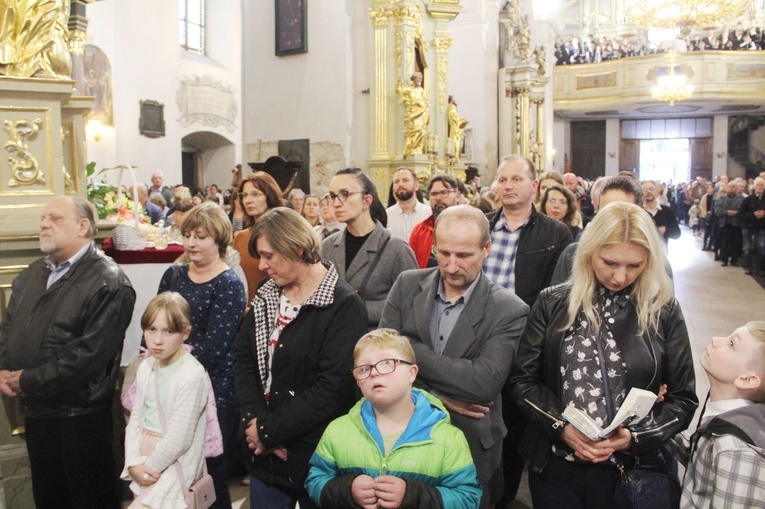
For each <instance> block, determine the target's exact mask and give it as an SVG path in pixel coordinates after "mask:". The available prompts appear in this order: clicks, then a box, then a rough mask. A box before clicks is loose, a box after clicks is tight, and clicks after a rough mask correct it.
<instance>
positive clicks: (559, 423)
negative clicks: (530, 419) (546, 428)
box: [523, 398, 566, 429]
mask: <svg viewBox="0 0 765 509" xmlns="http://www.w3.org/2000/svg"><path fill="white" fill-rule="evenodd" d="M523 401H525V402H526V404H528V405H529V406H530V407H532V408H534V409H535V410H536V411H537V412H539V413H541V414H543V415H545V416H546V417H548V418H549V419H550V420H551V421H553V425H552V427H553V429H558V428H560V427H562V426H565V425H566V421H562V420H560V419H558V418H557V417H555V416H554V415H553V414H551V413H549V412H546V411H544V410H542V409H541V408H539V407H538V406H537V405H535V404H534V403H532V402H531V400H529V399H528V398H525V399H524V400H523Z"/></svg>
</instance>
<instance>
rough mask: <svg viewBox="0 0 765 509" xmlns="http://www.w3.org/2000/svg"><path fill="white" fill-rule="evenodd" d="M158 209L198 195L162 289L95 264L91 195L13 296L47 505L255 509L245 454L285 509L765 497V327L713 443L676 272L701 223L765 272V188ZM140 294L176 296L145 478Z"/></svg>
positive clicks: (233, 196)
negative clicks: (241, 503) (636, 406)
mask: <svg viewBox="0 0 765 509" xmlns="http://www.w3.org/2000/svg"><path fill="white" fill-rule="evenodd" d="M421 186H422V188H421ZM145 187H146V189H145V194H146V195H147V198H148V199H149V200H150V199H151V198H152V197H154V196H162V197H163V198H165V196H164V195H165V194H168V195H169V196H170V198H169V200H168V199H167V198H165V199H166V206H167V204H170V205H169V208H170V209H171V211H170V212H171V214H170V215H171V216H172V217H173V224H175V225H176V227H177V229H178V231H179V232H180V238H181V239H182V243H183V246H184V251H185V253H184V255H183V256H182V257H181V258H180V259H179V260H178V262H177V263H176V264H174V265H173V266H171V267H170V268H168V269H167V271H166V272H165V273H164V275H163V276H162V278H161V280H160V281H133V282H132V283H131V281H129V280H128V279H127V278H126V277H125V276H124V274H123V273H122V271H121V270H120V268H119V266H118V265H116V264H115V263H114V261H113V260H111V259H110V258H108V257H106V256H105V255H104V254H103V253H102V252H101V251H100V250H99V249H98V248H97V247H96V246H95V244H94V242H93V239H94V237H95V233H96V232H95V216H94V212H93V208H92V206H91V205H90V204H89V203H88V202H87V201H85V200H83V199H81V198H77V197H72V196H66V197H57V198H54V199H53V200H52V201H51V202H50V203H49V204H48V205H47V207H46V208H45V211H44V213H43V216H42V219H41V222H40V247H41V250H42V252H43V253H44V254H45V255H46V257H45V258H43V259H41V260H40V261H38V262H35V263H33V264H32V265H30V266H29V268H28V269H26V270H25V271H24V272H22V273H21V274H20V275H19V276H18V278H17V279H16V280H15V281H14V283H13V293H12V296H11V300H10V303H9V307H8V309H7V311H6V314H5V316H4V319H3V322H2V324H1V325H0V391H2V392H3V393H4V394H5V395H6V396H7V397H9V398H18V400H19V404H20V408H21V411H22V413H23V415H24V417H25V418H26V433H27V447H28V450H29V459H30V466H31V473H32V489H33V494H34V498H35V503H36V505H37V507H38V508H41V509H42V508H53V507H55V508H58V507H72V508H91V507H92V508H116V507H119V504H120V502H119V489H118V484H117V480H118V479H119V478H122V479H123V480H124V481H126V482H129V486H130V490H131V491H132V493H133V494H134V496H135V498H134V499H133V500H132V505H131V507H135V508H144V507H179V508H180V507H187V506H188V505H189V501H190V499H189V497H190V496H193V494H192V493H191V492H190V491H189V487H190V486H192V485H193V486H194V487H195V488H197V490H196V491H195V493H197V494H198V495H199V496H202V495H200V494H202V493H205V494H207V498H206V501H204V500H203V501H201V502H199V503H198V504H197V505H196V506H195V507H204V508H207V507H230V506H231V500H230V496H229V492H228V486H227V483H226V481H227V476H228V474H229V472H230V471H231V469H232V466H236V464H237V463H238V462H240V458H241V454H244V460H243V463H244V465H243V466H244V467H245V468H246V469H247V471H248V473H249V475H248V476H247V481H248V483H249V490H250V503H251V505H252V507H259V508H267V509H268V508H284V507H294V506H295V504H299V505H300V507H301V509H310V508H313V507H362V508H368V509H372V508H377V507H429V508H430V507H466V508H467V507H480V508H500V507H501V508H504V507H506V506H507V504H508V503H509V502H510V501H512V500H513V499H514V498H515V495H516V492H517V489H518V486H519V483H520V479H521V473H522V472H523V469H524V466H525V464H528V469H529V487H530V491H531V496H532V500H533V503H534V506H535V507H545V508H554V507H561V508H568V507H620V505H619V504H620V503H621V502H620V500H622V497H627V498H630V499H631V500H632V504H633V505H631V506H630V507H648V506H645V505H643V506H641V505H640V502H639V499H638V498H635V497H639V496H640V493H639V492H640V490H639V489H638V488H637V486H636V485H637V481H635V482H634V483H632V484H631V483H630V482H626V483H625V482H623V481H624V479H638V478H640V479H641V481H640V482H641V483H642V485H648V486H649V492H651V493H652V495H653V496H654V497H658V499H657V498H653V499H652V502H651V504H659V503H661V504H664V505H660V506H659V505H650V507H679V506H680V505H682V507H709V508H717V507H724V506H727V505H726V504H733V506H737V507H745V506H746V507H748V506H751V504H753V503H754V502H755V501H759V502H761V500H762V499H763V498H764V495H765V487H764V486H763V485H762V483H761V482H760V477H762V475H761V472H762V470H761V469H763V468H765V460H763V457H765V455H764V454H763V448H764V447H765V438H763V437H764V435H763V434H762V426H761V424H762V423H763V422H765V411H763V409H764V408H765V406H764V405H763V404H762V403H763V402H765V322H751V323H748V324H745V325H744V326H742V327H741V328H739V329H737V330H736V331H734V332H733V333H732V335H731V336H730V337H729V338H713V339H712V341H711V344H710V345H709V347H707V349H706V353H705V354H704V356H703V358H702V361H701V366H702V367H703V368H704V370H705V371H706V373H707V374H708V376H709V379H710V384H711V392H710V398H709V401H708V402H707V404H706V406H705V409H704V410H703V411H702V416H701V417H702V418H701V419H700V421H699V422H698V423H696V424H695V425H692V423H691V420H692V417H693V415H694V412H695V411H696V408H697V406H698V404H699V402H698V399H697V396H696V390H695V381H696V375H695V373H694V365H693V358H692V355H691V345H690V342H689V337H688V331H687V327H686V324H685V321H684V318H683V314H682V311H681V309H680V305H679V304H678V302H677V300H676V299H675V297H674V290H673V284H672V279H671V278H672V271H671V267H670V266H669V262H668V260H667V249H668V246H669V240H670V239H675V238H677V237H678V236H679V235H680V234H681V230H680V227H679V224H680V223H686V224H687V226H688V227H689V228H692V229H693V231H694V232H695V234H697V235H699V236H701V235H702V234H703V235H704V238H703V243H704V245H703V248H704V249H706V248H711V249H716V250H719V254H720V259H721V260H722V262H723V265H735V264H737V263H738V260H739V258H740V256H741V255H742V254H743V260H744V261H743V262H742V263H743V264H744V266H745V267H746V268H747V270H748V271H750V272H752V273H755V272H756V273H759V274H765V265H763V262H765V196H763V191H765V179H763V177H759V178H757V179H754V181H753V182H752V183H751V186H750V185H749V183H748V182H746V181H743V185H742V183H741V182H739V181H736V180H731V181H728V179H727V178H722V177H721V178H719V179H718V181H717V182H715V183H712V182H706V181H704V180H703V179H697V180H695V181H693V182H691V183H688V184H677V185H674V186H672V185H664V184H663V183H660V182H654V181H649V180H647V181H642V182H641V181H639V180H638V179H637V178H635V176H634V175H632V174H631V173H629V172H626V173H625V174H620V175H618V176H614V177H601V178H600V179H598V180H596V181H595V182H589V181H587V180H585V179H582V178H579V177H577V176H576V175H574V174H573V173H570V172H569V173H565V174H560V173H557V172H545V173H542V174H541V175H538V174H537V172H536V170H535V168H534V165H533V163H532V162H531V161H530V160H529V159H527V158H525V157H522V156H516V155H512V156H507V157H505V158H504V159H503V160H502V161H501V163H500V165H499V167H498V169H497V172H496V178H495V180H494V181H493V182H492V183H491V185H490V186H489V187H483V186H482V185H481V180H480V176H476V177H475V178H473V179H471V180H470V182H468V183H465V182H463V181H461V180H459V179H457V178H455V177H454V176H452V175H448V174H436V175H434V176H433V177H432V178H431V179H430V180H429V181H428V182H427V183H426V184H425V185H424V186H423V185H422V183H421V182H420V181H419V180H418V178H417V175H416V174H415V173H414V172H413V171H412V170H411V169H410V168H407V167H401V168H398V170H397V171H396V172H395V174H394V175H393V180H392V187H391V200H392V203H391V204H390V205H389V207H388V208H387V209H386V208H385V207H384V206H383V204H382V203H381V202H380V199H379V197H378V193H377V189H376V188H375V184H374V183H373V181H372V180H371V179H370V177H369V176H368V175H367V174H366V173H365V172H364V171H362V170H361V169H358V168H347V169H344V170H340V171H338V172H337V173H336V174H335V175H334V176H333V178H332V179H331V181H330V182H329V191H328V193H326V194H325V195H323V196H317V195H311V194H308V195H306V194H305V193H304V192H303V191H300V190H298V189H293V190H292V191H290V192H289V193H288V196H287V197H286V199H285V197H284V196H283V193H282V191H281V189H280V188H279V186H278V185H277V183H276V182H275V180H274V179H273V178H272V177H271V176H270V175H268V174H266V173H263V172H254V173H252V174H250V175H248V176H246V177H245V178H243V179H242V180H241V182H240V183H239V184H238V186H237V187H236V188H235V189H232V190H231V191H230V192H228V191H224V193H221V192H220V190H219V189H218V188H217V186H210V195H209V196H207V197H206V198H205V199H204V200H201V197H200V203H198V204H196V205H195V204H194V203H193V201H192V200H193V198H194V196H195V193H192V192H191V191H190V190H188V189H187V188H184V187H183V186H178V187H176V188H175V189H174V190H172V191H171V190H169V189H167V188H166V187H164V185H163V176H162V175H161V173H159V172H157V173H155V174H154V175H153V176H152V186H145ZM142 193H143V191H142V190H140V189H139V195H142ZM423 194H425V195H426V196H427V197H426V198H425V199H424V200H421V199H420V197H421V196H423ZM742 194H747V196H746V197H744V196H741V195H742ZM425 200H426V201H427V203H425ZM186 201H189V202H190V203H185V202H186ZM227 205H228V207H229V208H228V210H227V209H226V208H225V207H226V206H227ZM147 212H148V210H147ZM163 212H165V211H163ZM165 217H167V216H165ZM713 218H714V219H713ZM707 230H708V235H707ZM700 240H701V239H700ZM138 284H141V285H145V284H149V285H156V288H157V296H156V297H155V298H154V299H153V300H152V301H151V303H150V304H149V305H148V307H147V308H146V309H145V312H144V313H143V316H142V319H141V328H142V330H143V340H144V346H145V350H144V351H143V353H140V354H139V352H136V355H137V357H136V359H135V360H134V361H133V362H132V363H131V368H132V371H133V372H134V374H135V376H134V378H133V379H128V378H126V380H125V383H124V384H123V397H122V402H123V406H124V407H125V409H126V410H127V411H129V412H130V415H129V419H128V421H127V427H126V433H125V449H124V458H125V462H124V468H123V469H122V472H121V474H118V469H117V467H116V461H115V456H114V454H113V450H112V440H111V431H112V412H111V405H112V394H113V391H114V387H115V384H116V381H117V377H118V371H119V361H120V353H121V349H122V342H123V338H124V333H125V330H126V328H127V327H128V324H129V321H130V317H131V314H132V311H133V307H134V304H135V292H134V290H133V285H138ZM129 371H130V370H129ZM633 389H644V390H648V391H651V392H652V393H653V394H654V396H655V402H654V403H653V406H652V407H651V408H650V410H647V415H646V416H645V417H644V418H636V419H631V420H630V419H627V420H626V421H624V422H622V423H620V424H619V425H618V426H616V427H615V429H614V430H613V431H612V432H610V433H604V434H602V435H599V434H595V435H592V434H591V433H590V432H589V431H587V429H586V427H583V426H582V425H581V424H580V423H578V421H577V420H576V419H571V418H570V417H567V416H568V415H570V414H569V413H568V412H567V409H569V408H571V407H574V408H577V409H579V410H580V411H581V412H582V413H584V414H585V415H586V416H587V418H588V419H589V420H590V421H592V422H593V423H595V426H596V427H601V428H605V427H606V426H607V425H608V424H609V423H610V422H611V421H612V420H613V419H614V418H615V416H616V415H617V413H619V409H620V407H622V405H624V404H625V401H626V400H627V399H628V397H630V395H631V393H632V390H633ZM688 431H690V432H694V431H695V434H693V435H692V436H691V437H690V440H689V437H688V436H687V432H688ZM683 432H686V435H684V434H683ZM238 451H240V452H238ZM721 451H722V452H724V453H725V454H726V458H727V461H726V462H720V461H718V458H717V456H716V455H718V454H720V452H721ZM96 460H97V461H96ZM678 461H679V462H681V463H683V464H684V465H685V466H686V473H685V476H684V477H683V478H682V479H680V478H678V476H677V463H678ZM741 464H746V465H747V473H746V475H742V474H741V471H740V469H739V468H737V466H738V465H741ZM202 498H203V497H202ZM657 500H658V501H657Z"/></svg>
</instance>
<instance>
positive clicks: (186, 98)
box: [176, 77, 237, 133]
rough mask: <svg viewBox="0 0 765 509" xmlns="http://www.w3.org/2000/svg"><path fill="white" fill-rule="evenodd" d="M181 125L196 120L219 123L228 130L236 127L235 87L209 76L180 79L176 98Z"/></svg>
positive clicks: (204, 122) (233, 129)
mask: <svg viewBox="0 0 765 509" xmlns="http://www.w3.org/2000/svg"><path fill="white" fill-rule="evenodd" d="M176 100H177V102H178V110H179V111H180V118H179V119H178V121H179V122H180V123H181V125H182V126H183V127H188V126H190V125H191V124H193V123H195V122H196V123H199V124H202V125H203V126H207V127H217V126H219V125H222V126H223V127H225V128H226V130H228V131H229V132H232V133H233V132H234V131H235V130H236V124H235V120H236V111H237V105H236V100H235V98H234V90H233V89H232V88H231V87H226V86H224V85H223V84H221V83H220V82H218V81H214V80H213V79H212V78H209V77H205V78H200V77H194V78H191V79H187V78H184V79H182V80H181V83H180V88H179V89H178V94H177V97H176Z"/></svg>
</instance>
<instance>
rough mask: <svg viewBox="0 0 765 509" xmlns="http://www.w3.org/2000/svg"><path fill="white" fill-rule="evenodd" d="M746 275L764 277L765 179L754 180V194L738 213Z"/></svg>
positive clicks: (748, 197)
mask: <svg viewBox="0 0 765 509" xmlns="http://www.w3.org/2000/svg"><path fill="white" fill-rule="evenodd" d="M738 217H739V221H741V233H742V236H743V241H744V245H743V251H744V266H745V267H746V273H747V274H752V273H754V274H759V275H760V276H763V275H765V179H763V178H761V177H757V178H756V179H754V192H753V193H752V194H750V195H749V196H747V197H746V198H744V201H743V202H742V203H741V208H739V211H738Z"/></svg>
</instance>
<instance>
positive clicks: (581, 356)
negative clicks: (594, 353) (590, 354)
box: [576, 352, 587, 361]
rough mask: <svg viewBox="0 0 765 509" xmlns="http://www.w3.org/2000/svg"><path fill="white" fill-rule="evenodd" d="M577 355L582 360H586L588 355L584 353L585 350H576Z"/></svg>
mask: <svg viewBox="0 0 765 509" xmlns="http://www.w3.org/2000/svg"><path fill="white" fill-rule="evenodd" d="M576 357H577V359H579V360H580V361H583V360H585V359H586V358H587V357H586V355H585V354H584V352H576Z"/></svg>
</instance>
